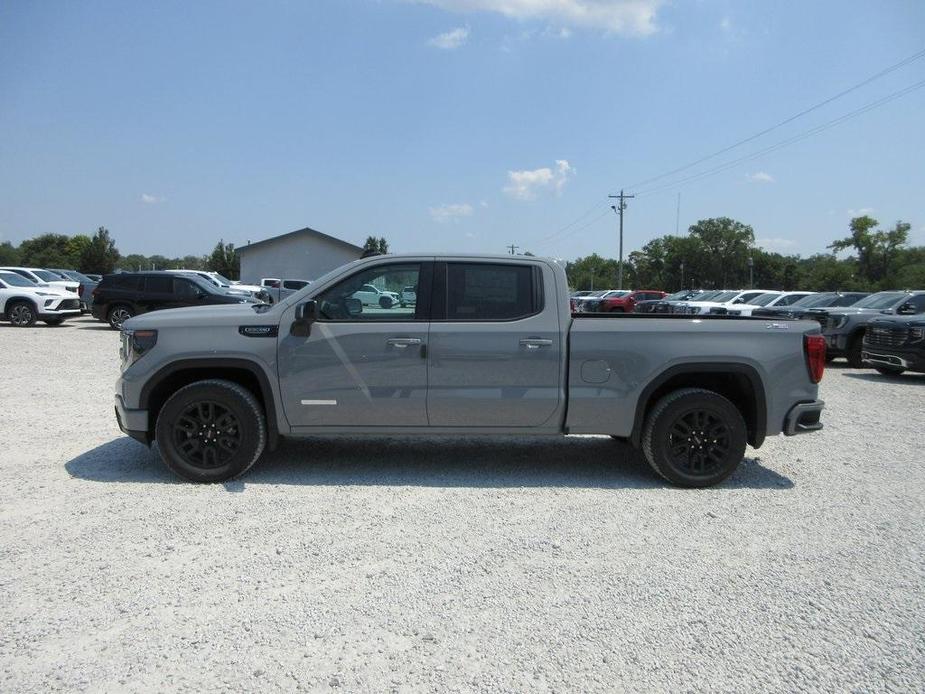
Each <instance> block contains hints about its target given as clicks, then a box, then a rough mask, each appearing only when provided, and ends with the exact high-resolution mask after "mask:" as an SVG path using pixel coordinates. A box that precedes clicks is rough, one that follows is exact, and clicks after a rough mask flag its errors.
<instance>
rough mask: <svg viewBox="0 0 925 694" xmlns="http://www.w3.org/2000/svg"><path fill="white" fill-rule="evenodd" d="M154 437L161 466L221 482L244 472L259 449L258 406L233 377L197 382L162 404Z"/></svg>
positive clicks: (261, 424) (262, 440) (262, 425)
mask: <svg viewBox="0 0 925 694" xmlns="http://www.w3.org/2000/svg"><path fill="white" fill-rule="evenodd" d="M155 440H156V441H157V447H158V450H159V451H160V453H161V457H162V458H163V460H164V464H165V465H167V467H168V468H170V469H171V470H172V471H173V472H175V473H176V474H178V475H180V476H181V477H185V478H186V479H188V480H192V481H194V482H224V481H225V480H229V479H232V478H234V477H237V476H239V475H242V474H244V473H245V472H247V470H249V469H250V467H251V466H252V465H253V464H254V463H256V462H257V459H258V458H260V455H261V454H262V453H263V449H264V446H265V445H266V442H267V427H266V422H265V419H264V413H263V407H262V406H261V405H260V403H259V402H258V400H257V398H256V397H255V396H254V394H253V393H251V392H250V391H249V390H248V389H247V388H245V387H244V386H242V385H240V384H238V383H235V382H233V381H226V380H223V379H209V380H205V381H196V382H194V383H191V384H189V385H186V386H184V387H182V388H180V389H179V390H177V391H176V392H175V393H174V394H173V395H171V396H170V398H169V399H168V400H167V402H165V403H164V406H163V407H162V408H161V409H160V412H158V415H157V424H156V426H155Z"/></svg>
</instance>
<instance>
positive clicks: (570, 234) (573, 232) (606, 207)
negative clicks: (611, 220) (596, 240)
mask: <svg viewBox="0 0 925 694" xmlns="http://www.w3.org/2000/svg"><path fill="white" fill-rule="evenodd" d="M609 214H610V207H609V206H605V207H604V209H603V211H602V212H601V213H600V214H599V215H598V216H597V217H595V218H594V219H592V220H590V221H588V222H586V223H585V224H582V225H581V226H580V227H578V228H577V229H573V230H572V231H570V232H569V233H567V234H565V235H564V236H561V237H560V238H558V239H554V240H555V241H557V242H558V241H564V240H565V239H567V238H569V237H570V236H574V235H575V234H577V233H578V232H579V231H584V230H585V229H587V228H588V227H589V226H591V225H592V224H596V223H597V222H599V221H601V220H602V219H603V218H604V217H606V216H607V215H609ZM552 242H553V239H550V240H547V241H541V242H540V243H538V244H536V246H537V247H538V248H541V247H543V246H548V245H549V244H550V243H552Z"/></svg>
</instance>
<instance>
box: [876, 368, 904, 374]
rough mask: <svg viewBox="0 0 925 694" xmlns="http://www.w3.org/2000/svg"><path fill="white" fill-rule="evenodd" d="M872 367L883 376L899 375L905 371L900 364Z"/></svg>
mask: <svg viewBox="0 0 925 694" xmlns="http://www.w3.org/2000/svg"><path fill="white" fill-rule="evenodd" d="M874 368H875V369H877V371H878V372H880V373H882V374H883V375H884V376H899V374H901V373H902V372H903V371H905V369H904V368H902V367H901V366H875V367H874Z"/></svg>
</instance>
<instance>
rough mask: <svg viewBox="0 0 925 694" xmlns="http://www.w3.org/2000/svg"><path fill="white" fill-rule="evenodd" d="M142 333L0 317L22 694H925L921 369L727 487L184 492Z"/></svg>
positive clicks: (539, 477) (556, 449) (1, 642)
mask: <svg viewBox="0 0 925 694" xmlns="http://www.w3.org/2000/svg"><path fill="white" fill-rule="evenodd" d="M117 349H118V336H117V334H116V333H114V332H112V331H110V330H108V329H107V328H105V327H102V326H101V324H99V323H96V322H95V321H93V320H91V319H79V320H75V321H71V322H70V323H69V324H67V325H65V326H64V327H61V328H47V327H44V326H42V327H36V328H33V329H28V330H19V329H14V328H11V327H8V326H7V325H6V324H3V325H2V326H0V355H2V357H3V359H2V363H3V367H4V368H3V388H2V389H0V435H2V436H0V445H2V449H0V559H2V563H0V567H2V568H0V689H2V690H4V691H46V690H49V689H51V690H56V689H77V690H84V689H88V690H96V691H100V690H102V691H110V690H128V691H138V690H155V689H158V690H162V689H170V690H190V691H192V690H195V691H210V690H213V691H214V690H227V689H232V688H234V689H247V690H257V689H284V690H297V689H309V690H329V689H331V688H338V687H339V688H340V689H341V691H382V690H398V691H420V690H436V691H446V690H498V691H502V690H504V691H511V690H518V691H526V690H530V691H545V690H581V691H591V690H608V691H614V690H654V691H669V690H670V691H683V690H705V689H715V690H736V691H771V690H780V689H786V690H796V689H800V690H828V691H830V690H848V689H851V690H856V691H869V690H895V691H914V690H918V691H921V690H922V689H923V687H925V636H923V634H925V611H923V605H925V590H923V588H925V581H923V579H925V553H923V547H925V527H923V516H925V510H923V506H925V504H923V500H925V455H923V450H925V407H923V405H925V377H923V376H916V375H913V376H908V377H902V378H894V379H887V378H883V377H881V376H879V375H877V374H876V373H875V372H873V371H852V370H848V369H845V368H843V367H841V368H839V367H837V366H836V367H835V368H831V369H830V370H828V372H827V374H826V377H825V380H824V381H823V386H822V397H823V398H824V399H825V400H826V401H827V403H828V409H827V410H826V413H825V420H824V421H825V423H826V429H825V430H824V432H822V433H820V434H818V435H814V436H803V437H795V438H790V439H784V438H782V437H778V438H775V439H772V440H769V441H768V442H767V443H766V444H765V446H764V447H763V448H762V449H761V450H760V451H757V452H755V451H749V455H750V456H754V457H749V458H747V459H746V460H745V462H744V463H743V464H742V466H741V467H740V469H739V471H738V472H737V473H736V474H735V476H734V477H732V478H731V479H730V480H728V481H727V483H725V484H724V485H722V486H721V487H719V488H715V489H708V490H682V489H675V488H671V487H668V486H666V485H665V484H663V483H662V482H661V481H659V480H657V479H656V478H655V477H653V475H652V474H651V473H650V472H649V471H648V470H647V468H646V467H645V465H644V463H643V462H642V461H641V460H640V458H639V457H638V456H637V455H636V454H635V453H634V452H633V451H631V450H630V449H628V448H627V447H625V446H623V445H621V444H619V443H616V442H614V441H612V440H610V439H609V438H602V437H568V438H563V439H510V438H489V439H483V438H458V439H439V438H432V439H411V438H407V439H367V438H353V439H337V438H319V439H314V440H310V441H304V442H288V443H284V444H283V445H282V446H281V448H280V450H278V451H277V452H275V453H273V454H271V455H268V456H267V457H265V458H264V460H263V461H262V462H261V463H260V464H258V466H257V467H256V468H255V469H254V470H253V471H252V472H251V473H250V474H249V475H248V476H247V477H245V478H244V479H243V480H240V481H236V482H233V483H228V484H224V485H214V486H197V485H192V484H188V483H183V482H178V481H177V480H175V479H174V478H172V477H171V475H170V474H169V473H168V472H167V471H166V469H165V468H164V467H163V466H162V465H161V464H160V462H159V461H158V460H156V458H155V456H154V455H153V454H152V453H151V452H149V451H148V450H146V449H145V448H144V447H142V446H141V445H140V444H137V443H135V442H134V441H132V440H130V439H128V438H126V437H123V436H122V435H121V434H120V432H119V431H118V429H117V427H116V423H115V419H114V417H113V414H112V385H113V382H114V380H115V378H116V373H117V368H118V357H117Z"/></svg>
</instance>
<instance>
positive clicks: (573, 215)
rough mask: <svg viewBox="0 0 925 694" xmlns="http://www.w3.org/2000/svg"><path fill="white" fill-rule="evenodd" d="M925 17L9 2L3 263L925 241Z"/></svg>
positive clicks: (2, 84) (847, 9)
mask: <svg viewBox="0 0 925 694" xmlns="http://www.w3.org/2000/svg"><path fill="white" fill-rule="evenodd" d="M923 49H925V3H922V2H920V1H919V0H910V1H906V2H904V1H896V2H892V1H884V2H863V3H862V2H853V1H851V0H847V1H846V0H837V1H834V0H833V1H829V0H820V1H818V2H816V1H814V2H805V1H802V2H786V1H782V0H775V2H761V3H745V2H736V1H721V0H715V1H714V0H702V1H689V2H684V1H682V0H676V1H675V2H659V1H657V0H631V1H630V0H626V1H623V0H614V1H612V2H609V1H607V0H556V1H555V2H553V1H551V0H422V1H420V2H413V1H403V0H378V1H375V0H306V1H300V2H296V1H293V2H261V3H253V2H247V3H245V2H230V1H229V2H207V1H197V2H193V3H191V2H170V1H161V2H157V3H136V2H122V1H118V2H106V1H93V0H88V1H87V2H81V3H58V2H41V3H33V2H25V1H24V0H11V1H10V2H7V3H4V4H2V5H0V240H9V241H13V242H18V241H20V240H22V239H23V238H28V237H31V236H34V235H36V234H40V233H47V232H55V233H67V234H74V233H91V232H92V231H94V230H95V229H96V227H98V226H100V225H104V226H106V227H107V228H109V230H110V231H111V232H112V234H113V236H114V237H115V238H116V240H117V243H118V246H119V248H120V250H122V252H123V253H129V252H140V253H146V254H153V253H161V254H164V255H168V256H175V255H183V254H186V253H204V252H207V251H208V250H209V249H210V248H211V247H212V246H213V245H214V243H215V241H216V240H217V239H218V238H219V237H223V238H224V239H225V240H226V241H231V242H234V243H235V244H237V245H241V244H243V243H245V242H246V240H248V239H250V240H259V239H262V238H266V237H269V236H273V235H276V234H279V233H284V232H287V231H291V230H293V229H296V228H300V227H303V226H312V227H314V228H316V229H319V230H321V231H324V232H326V233H329V234H332V235H335V236H339V237H341V238H344V239H347V240H349V241H353V242H358V243H361V242H362V241H363V239H364V238H365V237H366V236H367V235H369V234H375V235H377V236H378V235H382V236H385V237H386V238H388V239H389V241H390V243H391V247H392V250H394V251H416V250H438V251H439V250H461V251H472V252H503V251H504V246H505V245H507V244H511V243H514V244H517V245H518V246H520V247H521V248H523V249H529V250H531V251H533V252H534V253H537V254H543V255H552V256H556V257H563V258H574V257H577V256H579V255H585V254H587V253H591V252H598V253H601V254H605V255H610V256H615V255H616V248H617V241H616V217H615V215H613V213H612V212H610V211H609V210H608V207H607V206H608V204H609V203H608V200H607V198H606V196H607V194H608V193H615V192H617V191H618V190H619V189H620V187H621V186H622V187H627V188H628V191H627V192H640V191H646V190H650V191H651V190H652V189H656V190H655V192H651V193H650V194H647V195H640V197H639V198H637V199H636V200H633V201H631V202H630V203H629V207H628V209H627V213H626V214H627V216H626V228H625V233H626V236H625V238H626V241H625V243H626V249H627V251H629V250H632V249H634V248H638V247H640V246H641V245H642V244H644V243H645V242H646V241H647V240H649V239H651V238H653V237H656V236H659V235H661V234H665V233H673V232H674V230H675V225H676V206H677V194H678V192H680V193H681V214H680V227H681V230H682V232H683V230H684V229H686V227H687V226H688V225H689V224H691V223H692V222H694V221H696V220H697V219H700V218H704V217H711V216H721V215H726V216H730V217H735V218H737V219H740V220H742V221H744V222H747V223H749V224H751V225H752V226H753V227H754V228H755V231H756V235H757V236H758V238H759V240H760V243H761V244H762V245H764V246H765V247H767V248H770V249H772V250H778V251H783V252H792V253H801V254H804V255H806V254H810V253H814V252H820V251H822V250H824V248H825V245H826V244H827V243H829V242H830V241H831V240H832V239H834V238H838V237H840V236H844V235H846V226H847V222H848V220H849V218H850V217H851V215H852V214H857V213H859V211H861V210H864V211H866V210H872V212H871V214H872V215H873V216H875V217H876V218H878V219H880V220H881V222H882V223H884V224H892V222H894V221H895V220H897V219H900V218H901V219H904V220H907V221H909V222H911V223H912V224H913V240H914V241H916V242H917V243H925V195H923V193H925V158H923V153H925V127H923V123H925V115H923V113H925V89H919V90H917V91H914V92H911V93H909V94H908V95H906V96H904V97H902V98H899V99H897V100H895V101H892V102H890V103H889V104H887V105H885V106H883V107H881V108H878V109H874V110H872V111H870V112H868V113H865V114H863V115H860V116H858V117H856V118H853V119H851V120H848V121H846V122H844V123H843V124H841V125H838V126H836V127H832V128H830V129H828V130H825V131H823V132H820V133H819V134H817V135H814V136H812V137H809V138H807V139H805V140H803V141H800V142H797V143H795V144H793V145H791V146H789V147H785V148H782V149H780V150H778V151H774V152H772V153H770V154H768V155H766V156H763V157H760V158H756V159H754V160H750V161H746V162H742V163H741V164H738V165H735V166H732V167H730V168H729V169H728V170H726V171H722V172H720V173H718V174H716V175H712V176H708V177H706V178H703V179H702V180H696V181H693V182H689V183H687V184H684V185H681V186H674V185H665V186H664V187H663V188H659V186H661V185H662V184H671V183H672V181H673V180H674V179H677V178H683V177H685V176H687V175H690V174H692V173H697V172H700V171H704V170H708V169H710V168H711V167H716V166H718V165H719V164H722V163H724V162H726V161H730V160H732V159H735V158H737V157H740V156H744V155H748V154H751V153H753V152H757V151H758V150H761V149H762V148H764V147H766V146H769V145H773V144H774V143H776V142H779V141H781V140H786V139H788V138H790V137H792V136H795V135H798V134H800V133H803V132H805V131H807V130H809V129H811V128H813V127H815V126H818V125H820V124H823V123H826V122H828V121H831V120H832V119H834V118H837V117H839V116H842V115H844V114H847V113H849V112H851V111H853V110H855V109H857V108H859V107H862V106H864V105H865V104H868V103H871V102H874V101H876V100H877V99H880V98H882V97H885V96H888V95H890V94H892V93H895V92H897V91H898V90H901V89H903V88H905V87H908V86H910V85H913V84H915V83H917V82H920V81H922V80H925V58H923V59H920V60H917V61H915V62H912V63H910V64H909V65H907V66H905V67H903V68H901V69H898V70H896V71H894V72H892V73H890V74H888V75H886V76H885V77H883V78H881V79H878V80H876V81H874V82H872V83H871V84H869V85H867V86H865V87H863V88H862V89H858V90H857V91H855V92H852V93H851V94H849V95H847V96H845V97H843V98H840V99H838V100H836V101H834V102H832V103H831V104H828V105H826V106H825V107H823V108H820V109H818V110H817V111H814V112H813V113H810V114H808V115H807V116H805V117H803V118H800V119H797V120H796V121H794V122H793V123H790V124H788V125H786V126H784V127H782V128H780V129H778V130H775V131H774V132H772V133H769V134H768V135H765V136H763V137H762V138H759V139H758V140H755V141H754V142H751V143H749V144H747V145H745V146H743V147H741V148H737V149H735V150H733V151H732V152H729V153H728V154H726V155H723V156H721V157H718V158H716V159H712V160H710V161H708V162H705V163H703V164H702V165H700V166H697V167H694V168H691V169H689V170H686V171H684V172H683V173H682V174H678V175H677V176H675V177H669V178H667V179H661V180H659V181H657V182H656V183H653V184H649V185H648V186H641V187H639V186H635V184H636V183H638V182H640V181H644V180H645V179H648V178H650V177H653V176H657V175H659V174H661V173H664V172H665V171H669V170H672V169H674V168H677V167H679V166H682V165H684V164H686V163H688V162H690V161H692V160H696V159H698V158H700V157H701V156H703V155H706V154H709V153H711V152H713V151H716V150H718V149H720V148H722V147H724V146H726V145H729V144H731V143H733V142H735V141H737V140H739V139H742V138H744V137H747V136H749V135H752V134H753V133H755V132H758V131H760V130H762V129H763V128H766V127H768V126H769V125H772V124H774V123H777V122H779V121H781V120H783V119H785V118H787V117H788V116H791V115H793V114H794V113H797V112H799V111H801V110H803V109H805V108H807V107H809V106H811V105H813V104H815V103H817V102H819V101H822V100H823V99H825V98H827V97H829V96H831V95H833V94H835V93H837V92H839V91H841V90H843V89H845V88H847V87H849V86H851V85H853V84H856V83H858V82H860V81H861V80H863V79H865V78H867V77H869V76H870V75H872V74H874V73H876V72H878V71H880V70H881V69H883V68H885V67H887V66H889V65H892V64H894V63H897V62H898V61H900V60H902V59H903V58H905V57H907V56H910V55H912V54H914V53H916V52H918V51H921V50H923Z"/></svg>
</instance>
